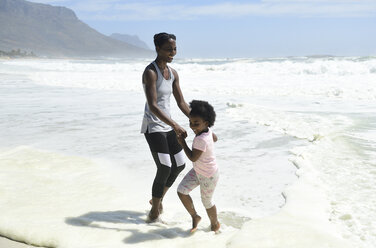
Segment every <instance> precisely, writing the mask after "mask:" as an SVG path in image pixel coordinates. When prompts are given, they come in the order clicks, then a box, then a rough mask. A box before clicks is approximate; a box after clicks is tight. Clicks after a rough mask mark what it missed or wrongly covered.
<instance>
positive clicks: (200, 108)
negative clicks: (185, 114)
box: [189, 100, 216, 127]
mask: <svg viewBox="0 0 376 248" xmlns="http://www.w3.org/2000/svg"><path fill="white" fill-rule="evenodd" d="M189 106H190V107H191V112H190V113H189V115H191V116H198V117H201V118H202V119H203V120H205V121H207V122H208V123H209V127H211V126H213V125H214V122H215V116H216V114H215V111H214V108H213V106H212V105H210V104H209V103H208V102H206V101H200V100H193V101H191V102H190V103H189Z"/></svg>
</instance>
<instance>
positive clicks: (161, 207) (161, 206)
mask: <svg viewBox="0 0 376 248" xmlns="http://www.w3.org/2000/svg"><path fill="white" fill-rule="evenodd" d="M149 203H150V205H153V200H152V199H150V201H149ZM159 213H160V214H162V213H163V205H162V201H161V202H160V203H159Z"/></svg>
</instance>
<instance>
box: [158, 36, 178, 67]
mask: <svg viewBox="0 0 376 248" xmlns="http://www.w3.org/2000/svg"><path fill="white" fill-rule="evenodd" d="M156 50H157V53H158V57H159V58H161V59H163V60H165V61H167V62H171V61H172V60H173V58H174V56H175V55H176V41H175V40H173V39H169V40H168V41H166V42H165V43H163V45H162V46H160V47H158V46H157V48H156Z"/></svg>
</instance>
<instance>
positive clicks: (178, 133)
mask: <svg viewBox="0 0 376 248" xmlns="http://www.w3.org/2000/svg"><path fill="white" fill-rule="evenodd" d="M174 131H175V133H176V137H177V139H178V142H179V144H181V143H182V142H183V141H184V139H185V138H186V137H187V131H185V129H184V128H182V127H181V126H179V125H178V124H176V125H175V126H174Z"/></svg>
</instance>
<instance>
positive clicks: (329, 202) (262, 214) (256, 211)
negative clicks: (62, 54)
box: [0, 56, 376, 248]
mask: <svg viewBox="0 0 376 248" xmlns="http://www.w3.org/2000/svg"><path fill="white" fill-rule="evenodd" d="M148 63H150V61H147V60H142V59H139V60H132V61H131V60H118V59H102V60H68V59H66V60H47V59H35V60H22V59H18V60H1V61H0V80H1V81H0V82H1V83H0V106H2V107H1V108H0V118H1V119H0V137H1V138H0V170H1V173H0V211H1V212H2V215H1V216H0V235H1V236H3V237H7V238H9V239H11V240H20V241H22V242H24V243H27V244H31V245H35V246H42V247H63V248H75V247H80V248H83V247H130V246H131V247H143V248H144V247H153V248H154V247H167V246H169V247H171V245H172V246H173V247H192V246H193V247H217V248H218V247H234V248H238V247H247V248H248V247H255V248H256V247H257V248H263V247H265V248H266V247H289V248H294V247H296V248H300V247H318V248H319V247H320V248H321V247H333V248H337V247H338V248H339V247H340V248H344V247H359V248H371V247H374V246H375V245H376V233H375V232H374V231H373V230H376V227H375V221H372V220H375V219H376V207H375V206H376V204H375V199H374V198H373V197H370V196H372V195H375V193H376V192H375V187H374V186H375V185H374V182H375V181H376V180H375V179H376V160H375V157H376V156H375V155H376V142H375V140H376V112H375V109H376V108H375V107H376V101H375V100H376V90H375V88H374V85H375V83H376V58H374V57H329V56H326V57H325V56H324V57H289V58H259V59H256V58H244V59H176V60H174V62H173V63H171V66H172V67H173V68H175V69H176V70H177V71H178V73H179V77H180V85H181V88H182V91H183V94H184V97H185V99H186V101H187V102H189V101H191V100H193V99H198V100H206V101H209V103H211V104H212V105H213V106H214V108H215V110H216V113H217V120H216V123H215V125H214V127H213V131H214V132H215V133H216V134H217V136H218V138H219V140H218V142H217V143H216V144H215V145H216V147H215V149H216V156H217V162H218V165H219V168H220V179H219V184H218V187H217V189H216V192H215V194H214V195H215V196H214V201H215V203H216V205H217V209H218V218H219V221H220V222H221V232H220V233H219V234H214V233H213V232H210V228H209V225H210V222H209V220H208V217H207V216H206V213H205V209H204V207H203V206H202V204H201V201H200V196H199V190H195V191H194V192H193V193H192V198H193V200H194V203H195V206H196V208H197V211H198V212H199V214H200V215H201V217H202V221H201V223H200V225H199V228H198V230H197V232H196V233H195V234H194V235H191V234H190V233H189V228H190V225H191V222H190V217H189V215H188V213H187V212H186V210H185V209H184V207H183V206H182V204H181V202H180V201H179V199H178V197H177V194H176V187H177V185H178V183H179V182H180V181H181V179H182V178H183V177H184V175H185V174H186V173H187V172H188V171H189V169H190V168H191V167H192V165H191V163H190V162H187V164H186V168H185V170H184V171H183V172H182V173H181V174H180V175H179V177H178V178H177V182H176V183H175V184H174V185H173V186H172V187H171V189H170V190H169V192H168V193H167V195H166V197H165V198H164V201H163V203H164V208H165V209H164V213H163V214H162V216H161V219H162V221H163V222H158V223H153V224H147V223H145V220H146V216H147V214H148V211H149V210H150V205H149V202H148V201H149V199H150V197H151V185H152V181H153V178H154V175H155V172H156V168H155V165H154V162H153V160H152V156H151V154H150V151H149V148H148V145H147V143H146V140H145V138H144V137H143V135H142V134H141V133H140V127H141V120H142V114H143V108H144V104H145V96H144V93H143V89H142V84H141V75H142V72H143V69H144V68H145V66H146V65H147V64H148ZM171 108H172V116H173V118H174V120H176V121H177V122H178V123H179V124H181V125H182V126H183V127H184V128H185V129H186V130H187V131H188V138H187V143H188V145H190V144H192V140H193V132H192V131H191V130H189V124H188V120H187V119H186V117H185V116H184V115H183V114H182V113H181V112H180V111H179V110H178V108H177V106H176V104H175V103H174V101H173V99H172V102H171ZM9 239H6V238H1V239H0V247H11V248H12V247H28V246H27V245H24V244H22V243H18V242H14V241H11V240H9Z"/></svg>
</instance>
